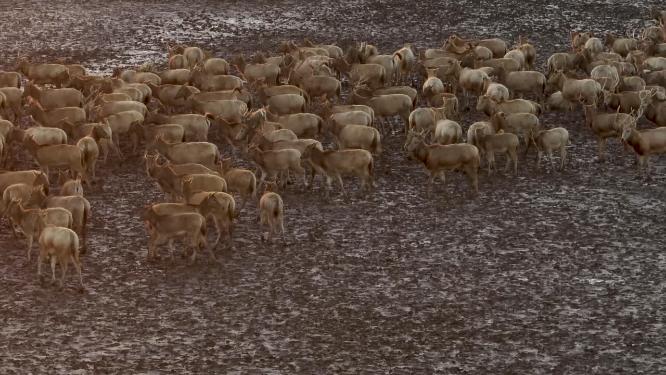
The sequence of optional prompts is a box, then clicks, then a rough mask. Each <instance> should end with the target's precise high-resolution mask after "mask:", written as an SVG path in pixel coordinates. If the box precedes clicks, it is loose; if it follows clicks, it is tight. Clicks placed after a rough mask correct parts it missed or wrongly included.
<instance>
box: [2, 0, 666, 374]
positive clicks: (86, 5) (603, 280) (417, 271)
mask: <svg viewBox="0 0 666 375" xmlns="http://www.w3.org/2000/svg"><path fill="white" fill-rule="evenodd" d="M274 3H275V2H258V1H249V2H248V1H242V2H241V1H237V2H217V1H207V2H206V1H201V2H175V1H166V2H165V1H97V0H95V1H87V2H78V1H76V2H75V1H59V2H43V1H17V2H10V1H0V5H2V7H1V8H0V19H2V20H3V22H2V23H0V62H1V63H2V65H4V67H5V68H8V67H11V66H12V64H13V60H14V58H15V56H16V54H17V52H20V53H22V54H25V55H29V56H32V57H33V58H34V59H38V60H39V59H41V60H44V61H47V60H48V61H52V60H54V59H56V58H65V59H66V60H67V61H72V62H81V63H84V64H86V65H87V66H89V67H91V69H92V70H93V71H104V72H107V71H109V70H110V69H111V68H113V67H115V66H122V65H135V64H140V63H142V62H145V61H147V60H151V59H161V60H162V61H163V59H164V58H165V51H164V48H163V44H164V42H166V41H179V42H185V43H190V44H196V45H200V46H203V47H206V48H208V49H211V50H213V51H215V52H216V54H217V55H222V56H229V55H231V54H232V53H235V52H239V51H244V52H246V53H248V52H253V51H256V50H258V49H265V50H274V49H275V46H276V44H277V43H278V42H279V41H280V40H282V39H287V38H288V39H300V38H302V37H305V36H307V37H309V38H311V39H314V40H317V41H326V42H333V41H338V42H340V43H341V44H345V43H348V42H350V41H352V40H367V41H371V42H374V43H375V44H377V45H378V46H379V47H380V49H382V50H383V51H393V50H395V49H396V48H397V47H399V46H400V45H402V43H404V42H413V43H415V45H416V46H417V47H419V48H424V47H428V46H438V45H440V43H441V42H442V41H443V39H444V38H446V37H447V36H448V35H449V34H450V33H452V32H457V33H460V34H463V35H465V36H469V37H476V36H491V35H496V36H500V37H502V38H505V39H508V40H512V41H513V40H515V39H516V37H517V35H518V34H523V35H527V36H528V37H529V38H530V40H532V41H533V42H534V43H535V44H536V45H537V47H538V52H539V63H540V64H541V63H543V61H544V60H545V56H548V55H550V54H551V53H553V52H556V51H560V50H564V49H566V47H567V35H568V32H569V30H571V29H574V30H576V29H577V30H583V29H590V30H593V31H595V32H599V33H601V32H605V31H609V30H610V31H616V32H625V31H626V30H632V29H634V28H636V27H641V26H645V25H646V24H647V23H646V21H645V18H646V14H647V10H646V9H645V8H644V7H642V6H643V5H644V6H649V5H652V4H656V3H657V2H656V1H644V2H640V3H641V4H640V6H636V5H633V4H629V3H628V2H626V1H571V0H567V1H558V2H542V3H540V4H539V5H534V4H532V2H530V3H529V4H528V3H524V2H519V1H514V0H503V1H498V2H485V1H469V0H456V1H447V2H440V1H427V2H402V1H396V2H379V1H340V2H335V3H330V4H329V3H327V4H326V5H320V4H318V3H316V2H309V1H303V0H295V1H281V2H279V4H274ZM47 4H48V5H47ZM478 117H479V115H478V114H473V115H470V114H467V115H466V116H465V119H464V120H463V121H462V123H463V124H465V128H466V126H468V125H469V124H470V123H471V121H472V120H473V119H476V118H478ZM582 120H583V118H582V114H581V113H580V112H578V113H573V114H567V115H562V114H547V115H545V116H543V118H542V122H543V123H544V124H545V125H546V126H548V127H554V126H564V127H566V128H567V129H568V130H569V131H570V133H571V138H572V145H571V146H570V147H569V153H570V156H571V160H570V162H569V163H568V165H567V170H566V171H564V172H559V171H552V170H550V169H547V170H546V171H542V172H540V173H539V172H537V171H536V170H535V163H534V156H535V155H534V154H533V153H530V155H529V156H528V158H527V159H526V158H524V157H522V158H521V160H520V166H519V173H518V176H516V177H514V176H511V175H504V174H501V173H500V174H497V175H495V176H492V177H490V178H489V177H488V176H487V175H486V174H485V173H483V175H482V177H481V180H480V189H481V192H480V195H479V196H478V197H477V198H474V199H470V198H469V197H468V196H466V195H465V193H466V191H467V185H466V181H465V179H464V178H463V177H462V176H461V175H458V174H449V175H448V180H447V183H446V184H445V185H439V186H438V187H437V189H436V194H435V197H434V198H433V199H427V198H425V190H424V182H425V181H426V175H425V173H424V170H423V169H422V167H421V166H420V165H418V164H416V163H415V162H412V161H407V160H405V155H404V153H403V152H402V150H401V145H402V142H403V140H404V138H403V136H402V135H401V134H398V135H394V136H392V137H388V138H387V139H385V147H384V149H385V153H384V155H383V156H382V157H381V159H379V160H378V161H377V163H376V166H377V168H376V180H377V185H378V189H377V192H376V193H375V194H374V195H372V196H371V197H361V196H358V195H355V194H352V196H351V197H350V198H349V199H344V198H342V197H339V196H337V195H335V196H333V197H332V199H330V200H328V201H327V200H324V199H323V198H322V195H321V194H320V192H319V191H318V190H315V191H314V192H304V191H302V187H301V186H300V185H292V186H290V187H289V188H288V191H287V192H286V193H284V195H283V196H284V199H285V205H286V216H287V219H286V227H287V231H288V232H289V235H288V245H287V246H286V247H282V246H279V245H267V244H265V243H262V242H261V241H260V232H259V230H258V227H257V224H256V222H255V216H256V204H255V203H251V204H249V205H248V207H247V209H246V210H245V211H244V212H243V214H242V215H241V218H240V220H239V222H238V224H237V227H236V247H235V249H234V250H225V249H223V248H219V249H217V254H218V255H219V257H220V258H221V260H222V262H221V264H213V263H211V262H209V260H208V258H207V257H206V256H205V254H204V256H203V257H201V258H200V259H199V261H198V263H197V264H195V265H194V266H188V265H186V261H185V260H184V259H178V261H177V263H176V264H174V265H171V264H169V262H167V261H163V262H161V263H147V262H146V261H145V255H146V244H147V237H146V234H145V232H144V230H143V227H142V224H141V222H140V220H139V218H138V208H139V207H142V206H143V205H145V204H148V203H151V202H156V201H160V200H161V199H162V196H161V194H159V192H158V190H157V187H156V186H155V185H154V184H153V183H152V182H151V181H149V180H148V179H147V177H146V176H145V174H144V173H143V169H142V166H141V164H140V160H139V158H134V159H132V160H131V161H130V162H128V163H126V164H124V165H122V166H120V167H119V166H111V165H106V166H101V169H100V171H101V172H100V173H101V175H102V176H103V178H104V181H105V183H104V185H103V189H100V188H96V189H95V190H93V191H87V192H86V196H87V197H88V198H89V199H90V201H91V203H92V206H93V218H92V225H91V228H90V233H91V235H90V239H89V247H90V251H89V253H88V254H86V255H85V256H84V258H83V263H84V281H85V283H86V292H85V293H84V294H78V293H76V290H75V289H74V287H75V283H74V278H73V277H72V276H71V275H70V279H68V281H67V287H66V288H65V290H62V291H61V290H58V289H57V288H54V287H44V288H43V287H40V285H39V283H38V281H37V277H36V264H35V263H34V260H33V263H31V264H30V265H29V266H25V253H24V245H23V242H22V241H20V242H19V241H17V240H14V239H13V238H12V236H11V234H10V233H8V229H7V226H6V224H5V223H3V227H2V228H3V229H2V232H0V249H2V256H1V257H0V285H1V288H0V318H1V319H2V322H1V323H0V369H2V373H8V374H13V373H16V374H23V373H67V374H93V373H94V374H98V373H182V374H186V373H221V372H228V373H285V374H286V373H392V374H414V373H419V374H425V373H445V374H481V373H492V374H500V373H502V374H511V373H516V374H553V373H555V374H627V373H632V374H637V373H645V374H658V373H664V372H666V328H665V327H664V319H665V317H666V314H665V312H664V306H666V297H664V296H665V295H666V293H665V292H666V290H665V288H666V273H665V272H664V271H665V268H666V254H665V253H664V250H665V248H666V246H665V243H666V239H665V237H664V233H665V229H666V224H665V223H664V217H665V216H664V213H665V209H666V204H665V203H664V202H665V198H666V189H664V183H665V182H666V159H664V157H661V158H655V159H654V166H655V170H654V172H655V173H654V177H653V179H652V180H645V179H643V178H640V177H639V176H638V174H637V173H636V170H635V166H634V164H633V161H632V160H633V159H632V156H631V154H629V153H626V152H623V151H622V148H621V146H620V145H619V144H618V142H617V141H611V145H610V147H609V152H610V155H611V156H610V160H609V161H608V162H607V163H597V162H595V161H594V156H595V144H594V141H593V139H592V137H591V134H590V133H589V131H588V130H587V129H585V128H583V126H582ZM644 126H647V124H644ZM223 148H224V147H223ZM225 152H228V150H227V151H225ZM24 156H25V155H24ZM25 166H26V167H28V166H30V165H29V164H26V165H25ZM347 185H348V186H350V187H351V189H352V190H353V189H355V188H357V187H358V184H357V183H356V182H353V183H352V182H348V183H347ZM318 187H320V185H318V186H317V188H318ZM162 253H163V254H166V249H163V250H162ZM33 259H34V258H33ZM70 269H71V268H70Z"/></svg>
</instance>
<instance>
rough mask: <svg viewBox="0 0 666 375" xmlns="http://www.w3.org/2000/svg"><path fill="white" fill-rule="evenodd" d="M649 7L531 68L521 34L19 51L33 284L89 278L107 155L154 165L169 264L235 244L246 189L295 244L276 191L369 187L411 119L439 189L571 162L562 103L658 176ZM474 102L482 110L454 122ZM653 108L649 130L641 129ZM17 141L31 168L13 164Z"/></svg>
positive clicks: (664, 100) (9, 202)
mask: <svg viewBox="0 0 666 375" xmlns="http://www.w3.org/2000/svg"><path fill="white" fill-rule="evenodd" d="M651 15H652V16H653V18H654V19H655V20H656V21H657V24H656V25H655V26H650V27H647V28H645V29H643V30H641V31H640V33H638V34H636V33H634V34H633V35H631V36H626V37H625V36H618V35H612V34H608V35H606V36H604V37H599V36H595V35H594V34H592V33H591V32H572V33H571V50H569V51H563V52H558V53H555V54H553V55H551V56H550V57H549V58H548V59H547V63H546V69H545V70H544V72H539V71H536V70H535V64H536V58H537V50H536V48H535V46H534V45H532V44H531V43H530V42H529V41H528V40H526V39H525V38H523V37H519V39H518V41H517V43H516V44H515V45H514V46H513V47H510V46H509V45H508V44H507V43H506V42H505V41H504V40H501V39H499V38H489V39H480V40H479V39H464V38H461V37H459V36H457V35H452V36H450V37H449V38H448V39H447V40H446V41H445V42H444V44H443V46H442V47H441V48H427V49H421V50H420V51H419V52H418V53H417V51H416V49H415V48H414V46H412V45H410V44H405V45H404V46H403V47H402V48H400V49H398V50H397V51H395V52H393V53H386V54H383V53H380V51H379V50H378V48H377V47H376V46H373V45H371V44H368V43H355V44H353V45H351V46H348V48H346V49H344V50H343V49H342V48H340V47H339V46H337V45H335V44H315V43H313V42H311V41H309V40H307V39H306V40H305V41H304V42H303V43H302V44H300V45H298V44H296V43H295V42H293V41H286V42H282V43H281V44H280V45H279V48H278V50H279V53H277V54H275V55H273V56H269V57H267V56H265V55H264V54H263V53H257V54H255V55H254V56H253V57H252V59H250V60H246V58H245V57H243V56H240V55H239V56H234V57H233V58H231V59H229V60H225V59H224V58H221V57H211V56H210V54H209V53H207V52H205V51H203V50H202V49H201V48H199V47H193V46H188V47H185V46H181V45H175V46H168V60H167V61H166V62H165V65H166V67H165V68H163V69H157V68H156V66H160V62H154V63H147V64H144V65H142V66H141V67H137V68H136V69H124V70H123V69H116V70H114V72H113V74H112V75H111V76H101V75H90V74H88V73H87V72H86V69H85V67H83V66H81V65H66V64H46V63H35V62H31V61H29V60H28V59H26V58H19V60H18V63H17V66H16V71H3V72H0V111H2V119H0V164H2V166H3V167H4V169H5V171H2V172H0V192H1V193H2V200H1V201H0V214H1V215H2V216H3V217H5V218H6V219H7V221H6V222H7V223H8V225H9V227H10V228H11V230H12V232H13V234H14V236H18V235H19V234H20V235H21V236H23V237H25V239H26V247H27V260H28V262H30V260H31V250H32V249H31V248H32V247H33V246H32V245H33V242H37V243H38V244H39V257H38V260H37V264H38V274H39V277H40V281H41V280H42V270H41V267H42V263H43V262H44V261H47V260H49V261H50V264H51V269H52V270H51V271H52V281H53V282H55V281H56V276H55V267H56V264H60V267H61V270H62V275H61V278H60V285H61V286H62V283H63V281H64V279H65V276H66V273H67V267H68V264H69V263H70V262H71V263H73V265H74V267H75V269H76V270H77V272H78V277H79V281H80V287H81V289H83V279H82V275H81V260H80V254H81V253H84V252H85V251H86V246H87V230H86V228H87V226H88V225H89V223H88V221H89V220H90V218H91V206H90V203H89V201H88V200H87V199H86V198H85V197H84V186H86V188H87V189H89V188H92V187H93V186H96V185H97V184H99V183H100V180H99V179H98V177H97V176H98V174H97V173H96V169H97V166H98V164H99V163H98V161H99V162H100V163H101V164H105V165H108V164H109V163H114V162H115V163H118V164H121V163H124V162H127V161H128V159H129V160H136V159H134V158H131V159H130V158H128V156H129V155H142V160H143V163H144V166H145V171H146V175H147V177H148V178H150V179H152V180H153V181H154V182H155V183H156V185H157V186H158V187H159V189H160V190H161V191H162V192H163V193H164V194H165V196H166V199H165V202H160V203H154V204H152V205H149V206H147V207H145V208H144V210H143V212H142V214H141V220H142V221H143V223H144V224H145V229H146V231H147V233H148V234H149V237H150V238H149V241H148V252H147V256H148V259H151V260H152V259H156V258H158V257H159V254H158V246H160V245H164V244H166V245H167V247H168V248H169V252H170V256H171V260H172V261H174V241H175V240H180V241H182V243H183V244H184V246H185V247H186V249H185V251H184V253H185V255H187V256H189V259H190V262H194V261H195V259H196V256H197V253H198V252H199V251H202V250H207V251H208V253H209V254H210V257H211V258H212V259H214V260H217V258H216V255H215V251H214V250H215V249H216V247H217V246H218V245H219V244H221V243H225V244H226V246H228V247H229V248H232V247H233V232H234V223H235V221H237V219H238V217H239V215H241V214H242V213H243V211H244V210H245V207H246V203H247V202H248V201H255V202H257V208H258V214H256V217H258V221H259V224H260V226H261V227H262V228H267V231H268V235H267V237H268V238H267V239H268V240H269V241H271V242H273V241H274V237H275V236H280V237H281V239H282V241H283V242H284V241H285V228H284V203H283V200H282V197H281V195H280V194H281V193H284V192H285V191H287V190H295V189H296V185H300V183H299V181H302V184H303V187H304V188H308V189H312V187H313V186H314V180H315V178H316V177H317V175H320V176H321V178H322V179H323V180H322V185H321V187H322V189H323V190H325V196H326V197H329V196H330V191H331V190H332V189H333V186H332V185H333V181H335V183H336V184H337V185H338V186H339V188H340V191H341V193H342V194H343V195H345V196H346V194H347V192H346V189H345V187H344V182H343V178H344V177H347V176H357V177H359V179H360V183H361V186H360V188H361V190H362V192H363V193H364V194H366V193H368V192H372V191H373V190H374V189H375V179H374V171H375V163H376V161H377V160H378V159H379V158H380V155H381V154H382V151H383V145H382V138H383V137H387V136H395V137H401V136H402V135H400V134H399V132H396V131H395V130H394V129H393V127H395V126H396V125H398V126H399V125H402V126H403V127H404V137H405V138H404V145H403V150H402V152H404V153H405V154H406V156H408V157H409V158H410V159H412V160H415V161H417V162H420V164H422V165H423V166H424V167H425V169H426V171H427V172H428V174H429V180H428V184H427V189H426V191H427V192H428V195H429V196H430V195H431V194H432V190H433V184H434V182H435V180H436V179H438V178H439V179H441V180H442V181H444V178H445V172H447V171H456V170H457V171H461V172H463V173H464V174H465V175H466V176H467V178H468V180H469V183H470V187H471V188H470V193H471V194H473V195H474V194H478V192H479V178H478V173H479V168H480V167H481V165H482V163H485V165H486V168H487V170H488V174H489V175H490V174H492V173H494V171H495V169H496V165H495V161H496V158H497V156H498V155H505V158H506V167H505V170H506V171H509V170H511V171H512V172H513V174H517V173H518V164H519V163H518V161H519V154H520V153H519V152H518V151H519V148H521V147H523V146H524V147H525V154H527V153H528V152H529V148H530V147H531V146H532V145H533V146H534V148H535V149H536V153H537V155H536V156H537V169H539V168H541V162H542V159H543V158H544V156H548V159H549V161H550V166H551V168H552V169H555V165H554V153H556V152H557V153H559V158H560V162H559V168H560V169H562V170H563V169H564V168H565V167H566V165H567V163H566V157H567V147H568V145H569V144H570V142H569V131H568V130H567V129H566V128H565V127H555V128H546V127H545V126H544V125H543V124H542V123H541V121H540V116H541V115H542V114H544V113H546V112H552V111H562V112H572V111H579V110H580V111H582V113H584V116H585V121H584V123H583V124H578V125H571V126H577V127H578V128H580V129H581V130H580V131H581V132H582V133H589V134H591V135H592V136H593V137H594V138H596V141H597V144H598V159H599V161H603V160H604V158H605V157H606V153H607V152H606V143H607V141H608V140H609V139H614V138H615V139H619V140H621V142H622V143H623V144H624V146H625V148H629V149H632V150H633V151H634V153H635V155H636V159H637V164H638V167H639V171H640V172H641V173H646V174H647V175H649V173H650V164H649V158H650V156H652V155H656V154H663V153H666V26H665V24H666V11H660V10H653V11H652V14H651ZM347 88H349V90H347ZM474 109H475V110H476V111H478V112H479V113H480V114H481V115H482V116H485V117H486V119H485V120H483V121H477V122H473V123H471V124H463V123H461V122H458V121H460V120H461V115H460V113H461V112H464V111H471V110H474ZM396 117H397V120H399V121H395V118H396ZM643 117H644V118H646V119H647V120H648V121H649V122H650V123H652V124H654V125H656V127H651V128H647V129H644V130H639V129H638V128H637V124H638V121H639V120H640V119H642V118H643ZM331 144H332V145H331ZM21 146H22V147H21ZM221 149H222V151H223V152H221V151H220V150H221ZM24 152H27V154H28V155H30V156H31V157H32V160H33V161H34V162H35V163H36V164H37V165H38V167H39V168H38V169H30V170H15V169H16V168H15V167H16V165H17V163H19V162H21V161H22V160H23V159H22V153H24ZM223 155H225V156H226V157H223ZM241 165H246V166H247V165H254V167H255V170H254V171H253V170H249V169H245V168H242V167H241ZM54 170H57V176H58V177H57V179H58V183H57V185H56V186H59V188H58V189H57V193H56V192H54V191H53V190H52V189H51V187H52V184H51V183H50V181H51V180H50V179H51V177H52V176H53V174H52V173H53V172H55V171H54ZM109 180H110V181H113V179H112V178H110V179H109ZM289 183H292V184H294V185H293V186H289V185H288V184H289ZM259 190H261V195H260V197H257V192H258V191H259ZM257 198H258V200H257ZM237 199H239V200H240V204H239V205H238V206H237V203H236V201H237ZM209 219H210V220H212V223H213V224H214V228H215V235H216V236H215V240H214V242H213V243H212V244H209V243H208V240H207V234H208V222H209ZM5 225H7V224H5ZM16 238H17V237H16ZM263 239H264V236H263V235H262V240H263Z"/></svg>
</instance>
